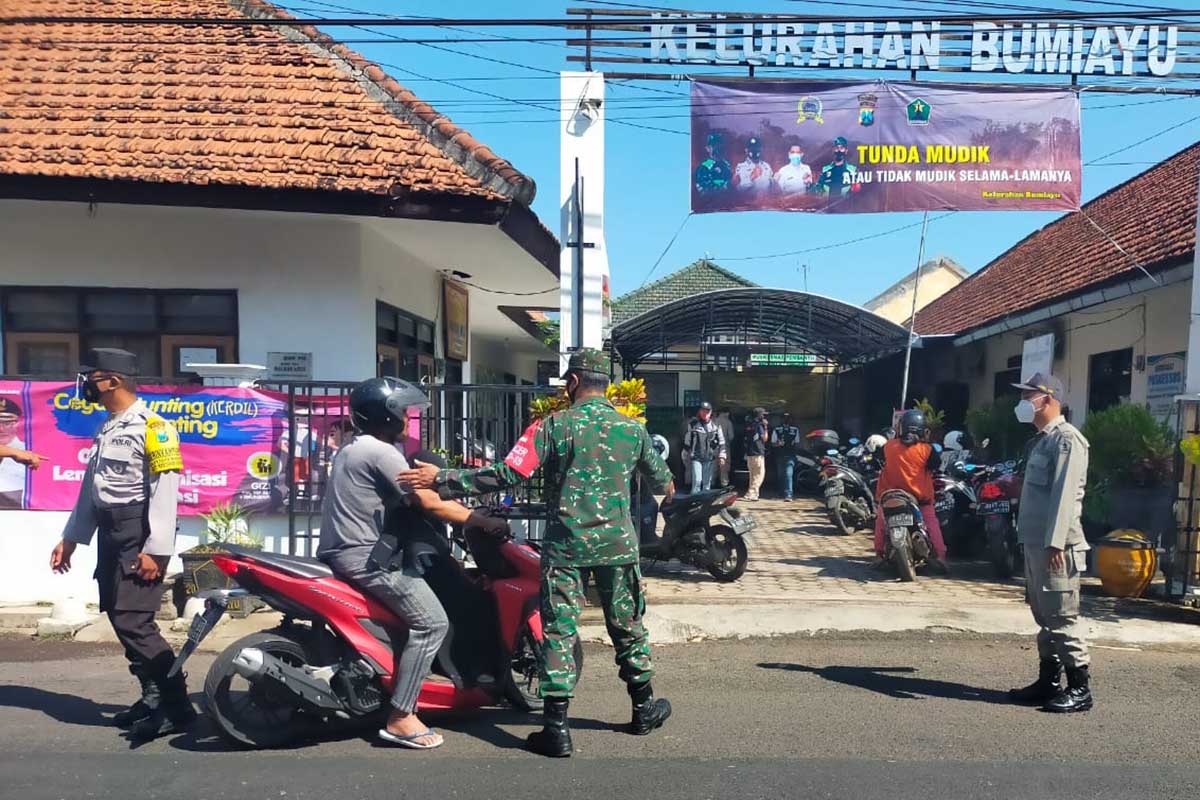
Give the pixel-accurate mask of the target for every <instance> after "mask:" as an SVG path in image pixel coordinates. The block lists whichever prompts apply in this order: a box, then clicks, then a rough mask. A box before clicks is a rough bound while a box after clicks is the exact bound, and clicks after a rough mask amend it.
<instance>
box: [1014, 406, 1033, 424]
mask: <svg viewBox="0 0 1200 800" xmlns="http://www.w3.org/2000/svg"><path fill="white" fill-rule="evenodd" d="M1037 412H1038V409H1037V407H1036V406H1035V405H1034V404H1033V401H1032V400H1022V401H1021V402H1019V403H1017V407H1016V409H1014V413H1015V414H1016V415H1017V422H1020V423H1023V424H1025V425H1032V424H1033V420H1034V418H1035V417H1036V416H1037Z"/></svg>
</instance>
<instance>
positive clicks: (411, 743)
mask: <svg viewBox="0 0 1200 800" xmlns="http://www.w3.org/2000/svg"><path fill="white" fill-rule="evenodd" d="M426 736H437V732H436V731H435V730H434V729H433V728H430V729H429V730H427V731H423V732H422V733H414V734H412V735H411V736H397V735H396V734H394V733H392V732H390V731H389V730H388V729H387V728H381V729H380V730H379V738H380V739H382V740H383V741H385V742H387V743H388V744H394V745H398V746H400V747H407V748H408V749H409V750H436V749H437V748H439V747H441V746H442V745H443V744H445V739H443V740H442V741H440V742H438V743H437V744H421V743H420V742H418V741H417V739H424V738H425V737H426Z"/></svg>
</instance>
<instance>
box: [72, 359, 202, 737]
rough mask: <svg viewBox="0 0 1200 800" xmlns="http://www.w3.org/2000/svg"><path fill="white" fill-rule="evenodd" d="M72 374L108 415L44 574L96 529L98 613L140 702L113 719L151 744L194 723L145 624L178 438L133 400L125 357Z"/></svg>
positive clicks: (159, 567)
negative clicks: (118, 646) (138, 692)
mask: <svg viewBox="0 0 1200 800" xmlns="http://www.w3.org/2000/svg"><path fill="white" fill-rule="evenodd" d="M79 372H80V378H81V384H82V387H83V399H85V400H87V401H88V402H90V403H96V404H98V405H101V406H103V407H104V409H105V410H106V411H108V419H106V420H105V421H104V423H103V424H102V425H101V426H100V430H99V431H98V432H97V433H96V438H95V440H94V442H93V446H92V453H91V456H90V457H89V459H88V465H87V471H86V472H85V473H84V478H83V485H82V486H81V487H80V490H79V499H78V501H76V503H75V509H74V511H73V512H72V513H71V517H70V519H68V520H67V526H66V529H65V530H64V531H63V536H62V541H61V542H59V543H58V546H57V547H55V548H54V552H53V553H52V554H51V556H50V568H51V569H52V570H54V571H55V572H60V573H61V572H67V571H68V570H70V569H71V555H72V554H73V553H74V552H75V547H76V546H77V545H80V544H89V543H90V542H91V541H92V536H93V535H94V534H95V533H96V532H97V530H99V533H100V535H99V537H98V541H97V553H96V574H95V578H96V582H97V583H98V584H99V589H100V610H101V611H103V612H105V613H106V614H108V619H109V622H110V623H111V624H112V627H113V630H114V631H115V632H116V634H117V639H118V640H119V641H120V642H121V644H122V645H123V646H124V648H125V658H126V659H127V660H128V661H129V671H130V673H132V674H133V676H134V677H136V678H137V679H138V682H139V683H140V684H141V687H142V697H141V699H140V700H138V701H137V702H136V703H134V704H133V706H132V707H130V708H129V710H127V711H123V712H121V713H119V714H117V715H116V716H115V717H113V723H114V724H116V725H117V726H118V727H122V728H132V731H131V735H132V737H133V738H134V739H141V740H146V739H153V738H155V737H158V736H165V735H168V734H172V733H176V732H178V731H181V730H183V729H185V728H186V727H187V726H188V725H190V724H191V722H192V721H193V720H195V718H196V712H195V710H194V709H193V708H192V704H191V701H190V700H189V699H188V692H187V683H186V680H185V676H184V675H183V674H182V673H177V674H176V675H174V676H169V672H170V669H171V666H172V664H173V663H174V661H175V654H174V653H173V652H172V651H171V646H170V645H169V644H167V642H166V640H165V639H163V637H162V634H161V633H160V632H159V629H158V624H157V623H156V622H155V621H154V617H155V613H156V612H157V611H158V609H159V606H160V605H162V597H163V587H162V582H163V575H164V573H165V572H166V569H167V562H168V561H170V559H171V555H172V554H173V553H174V552H175V521H176V513H177V505H178V500H179V497H178V495H179V478H180V473H181V472H182V471H183V459H182V458H181V456H180V453H179V434H178V433H177V432H176V430H175V426H173V425H172V424H171V423H169V422H167V421H166V420H164V419H163V418H162V417H160V416H158V415H157V414H155V413H153V412H151V411H150V409H149V408H148V407H147V406H146V403H145V401H144V400H141V399H140V398H138V396H137V384H136V382H135V376H136V375H137V374H138V365H137V357H136V356H134V354H133V353H130V352H128V351H126V350H117V349H115V348H96V349H93V350H91V351H90V352H89V353H88V356H87V360H86V363H85V364H84V365H83V366H81V367H80V368H79Z"/></svg>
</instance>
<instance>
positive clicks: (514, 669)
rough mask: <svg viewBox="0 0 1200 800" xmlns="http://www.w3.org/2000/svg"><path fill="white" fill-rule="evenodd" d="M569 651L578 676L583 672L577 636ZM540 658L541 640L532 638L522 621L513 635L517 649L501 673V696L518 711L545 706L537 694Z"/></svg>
mask: <svg viewBox="0 0 1200 800" xmlns="http://www.w3.org/2000/svg"><path fill="white" fill-rule="evenodd" d="M573 650H574V654H575V677H576V679H578V678H579V676H580V675H582V674H583V643H582V642H580V641H579V637H578V636H576V637H575V645H574V647H573ZM543 658H544V651H543V648H542V643H541V642H539V641H538V640H537V639H535V638H534V637H533V631H532V630H530V628H529V623H528V622H525V623H522V624H521V630H520V632H519V633H518V634H517V648H516V650H514V651H513V654H512V659H511V660H510V661H509V668H508V670H507V672H506V673H505V676H504V699H505V700H507V701H508V702H509V704H510V705H511V706H512V707H513V708H515V709H517V710H518V711H525V712H533V711H541V710H542V707H543V706H544V705H545V701H544V700H542V698H541V696H540V694H539V690H540V688H541V682H542V679H541V672H542V659H543Z"/></svg>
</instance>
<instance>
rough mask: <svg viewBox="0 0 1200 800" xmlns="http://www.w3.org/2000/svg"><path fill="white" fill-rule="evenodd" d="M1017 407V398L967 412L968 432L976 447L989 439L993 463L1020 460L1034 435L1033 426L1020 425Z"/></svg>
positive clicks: (989, 450)
mask: <svg viewBox="0 0 1200 800" xmlns="http://www.w3.org/2000/svg"><path fill="white" fill-rule="evenodd" d="M1016 405H1017V399H1016V398H1015V397H1013V398H1001V399H999V400H997V401H996V402H994V403H989V404H988V405H986V406H981V407H980V408H976V409H972V410H970V411H968V412H967V430H969V431H970V432H971V436H972V437H973V438H974V439H975V445H976V447H982V446H983V440H984V439H990V440H991V441H990V442H989V444H988V454H989V455H991V456H992V457H993V459H994V460H997V461H1004V460H1007V459H1016V458H1021V457H1022V456H1023V455H1024V451H1025V444H1026V443H1027V442H1028V441H1029V440H1030V438H1032V437H1033V435H1034V433H1035V431H1034V429H1033V426H1031V425H1023V424H1022V423H1020V422H1017V417H1016V414H1014V413H1013V409H1014V408H1016Z"/></svg>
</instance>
